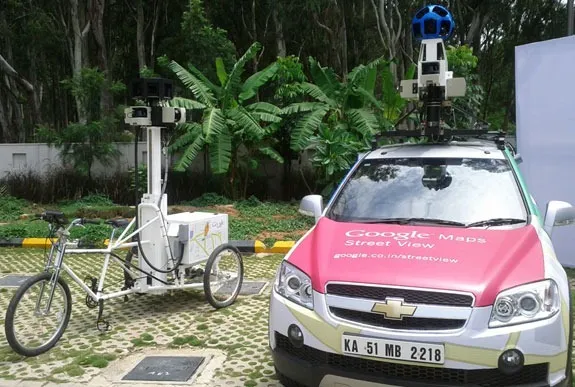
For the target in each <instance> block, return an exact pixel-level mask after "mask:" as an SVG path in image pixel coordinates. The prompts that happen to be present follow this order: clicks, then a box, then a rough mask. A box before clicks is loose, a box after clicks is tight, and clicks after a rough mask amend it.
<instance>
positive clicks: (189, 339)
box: [170, 335, 204, 347]
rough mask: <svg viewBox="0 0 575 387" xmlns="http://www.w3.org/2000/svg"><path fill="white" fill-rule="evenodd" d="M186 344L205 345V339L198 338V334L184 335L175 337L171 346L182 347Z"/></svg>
mask: <svg viewBox="0 0 575 387" xmlns="http://www.w3.org/2000/svg"><path fill="white" fill-rule="evenodd" d="M184 345H189V346H192V347H200V346H202V345H204V341H203V340H200V339H198V338H197V337H196V336H194V335H191V336H184V337H174V339H173V340H172V343H171V344H170V347H182V346H184Z"/></svg>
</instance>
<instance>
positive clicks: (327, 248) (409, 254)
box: [288, 217, 545, 306]
mask: <svg viewBox="0 0 575 387" xmlns="http://www.w3.org/2000/svg"><path fill="white" fill-rule="evenodd" d="M288 261H289V262H290V263H292V264H293V265H295V266H296V267H298V268H299V269H301V270H303V271H304V272H306V273H307V274H308V275H309V276H310V277H311V279H312V283H313V288H314V290H316V291H317V292H320V293H324V290H325V285H326V283H327V282H330V281H341V282H350V283H362V284H376V285H391V286H412V287H418V288H431V289H437V290H455V291H464V292H470V293H473V294H474V295H475V306H486V305H492V304H493V302H494V301H495V298H496V296H497V294H498V293H499V292H500V291H501V290H504V289H508V288H510V287H513V286H517V285H520V284H524V283H527V282H532V281H538V280H542V279H543V278H544V273H545V270H544V260H543V251H542V248H541V243H540V241H539V237H538V235H537V231H536V230H535V228H534V227H533V226H532V225H527V226H525V227H519V228H514V229H490V230H486V229H469V228H458V227H445V226H441V227H434V226H431V227H430V226H425V227H422V226H413V225H393V224H361V223H341V222H335V221H333V220H330V219H328V218H325V217H322V218H321V219H320V220H319V221H318V223H317V224H316V225H315V226H314V227H313V228H312V229H311V230H310V231H309V232H308V233H307V234H306V235H305V236H304V237H303V238H302V239H301V240H300V241H299V242H298V243H297V245H296V247H295V248H294V249H293V250H292V252H291V254H290V255H289V258H288Z"/></svg>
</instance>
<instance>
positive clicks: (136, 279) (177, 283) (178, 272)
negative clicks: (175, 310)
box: [5, 204, 244, 357]
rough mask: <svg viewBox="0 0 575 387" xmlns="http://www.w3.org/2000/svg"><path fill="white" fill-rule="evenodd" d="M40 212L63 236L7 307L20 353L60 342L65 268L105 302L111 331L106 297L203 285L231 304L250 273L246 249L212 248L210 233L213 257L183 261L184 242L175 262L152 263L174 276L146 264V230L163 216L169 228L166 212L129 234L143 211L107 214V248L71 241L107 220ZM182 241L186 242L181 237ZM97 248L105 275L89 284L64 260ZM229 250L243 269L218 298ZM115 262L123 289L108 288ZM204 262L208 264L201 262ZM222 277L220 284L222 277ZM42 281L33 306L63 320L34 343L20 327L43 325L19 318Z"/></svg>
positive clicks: (218, 303) (66, 306)
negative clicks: (129, 215) (76, 231)
mask: <svg viewBox="0 0 575 387" xmlns="http://www.w3.org/2000/svg"><path fill="white" fill-rule="evenodd" d="M141 206H142V205H141ZM148 206H152V207H153V208H154V209H155V210H157V212H158V213H160V210H159V208H157V207H155V206H154V205H153V204H148ZM35 217H36V218H37V219H39V220H43V221H46V222H47V223H48V224H49V229H50V235H52V233H53V232H55V234H56V236H57V239H56V240H55V241H53V240H51V241H52V243H51V246H50V252H49V254H48V257H47V260H46V263H45V265H44V270H43V271H42V272H41V273H39V274H37V275H35V276H33V277H31V278H29V279H28V280H26V281H25V282H24V283H23V284H22V285H21V286H20V287H19V288H18V289H17V291H16V293H15V294H14V296H13V297H12V299H11V301H10V304H9V306H8V308H7V311H6V318H5V333H6V339H7V341H8V343H9V345H10V347H11V348H12V349H13V350H14V351H15V352H16V353H18V354H20V355H23V356H28V357H32V356H37V355H40V354H42V353H44V352H47V351H49V350H50V349H51V348H52V347H54V346H55V345H56V344H57V342H58V341H59V340H60V339H61V337H62V335H63V334H64V332H65V330H66V328H67V326H68V323H69V321H70V318H71V311H72V299H71V292H70V287H69V286H68V283H67V282H66V281H65V280H64V278H62V276H61V274H62V272H64V273H66V274H68V276H69V277H70V278H71V279H72V280H73V281H74V282H76V283H77V284H78V285H79V286H80V287H81V288H82V289H83V290H84V291H85V292H86V306H87V307H88V308H96V307H98V308H99V309H98V317H97V321H96V327H97V329H98V330H100V331H107V330H109V329H110V323H109V322H108V321H106V320H105V319H104V318H103V309H104V301H106V300H109V299H112V298H115V297H122V296H124V300H125V301H127V296H128V295H129V294H132V293H136V294H144V293H147V292H157V291H168V290H176V289H178V290H180V289H189V288H193V289H198V288H202V287H203V290H204V293H205V296H206V299H207V301H208V302H209V303H210V304H211V305H212V306H213V307H214V308H216V309H217V308H223V307H226V306H229V305H231V304H232V303H234V302H235V300H236V298H237V297H238V295H239V292H240V289H241V286H242V283H243V275H244V267H243V258H242V255H241V253H240V251H239V250H238V249H237V248H236V247H235V246H233V245H231V244H229V243H227V241H226V243H220V244H219V245H217V246H216V245H215V242H214V241H212V248H210V247H209V246H207V245H206V243H207V242H206V241H205V239H204V246H203V247H202V248H203V249H204V251H205V252H206V253H209V255H208V256H207V259H204V258H202V259H201V260H196V261H193V262H192V261H190V260H189V259H188V260H187V261H186V262H187V264H185V263H183V256H184V252H185V246H180V247H181V249H182V250H181V251H180V255H179V256H178V257H177V259H176V260H174V259H173V256H172V265H171V267H168V268H167V269H160V268H157V267H154V266H153V265H151V264H150V265H149V266H150V267H152V268H154V269H156V271H158V272H159V273H163V274H166V275H167V274H170V277H169V278H166V279H162V278H158V276H156V275H154V274H152V273H151V272H149V271H146V270H143V269H142V268H141V266H145V265H144V264H143V263H142V262H144V261H145V262H146V263H149V261H148V259H147V258H146V256H145V255H144V254H143V251H142V245H145V244H146V243H148V242H147V241H140V237H139V236H140V235H141V233H140V232H141V231H142V230H143V229H145V228H147V227H149V226H150V225H151V224H153V223H154V221H157V220H160V221H161V222H162V223H161V225H160V229H161V230H165V228H166V224H165V223H164V219H163V218H162V216H161V215H160V216H157V217H156V218H154V219H153V220H152V221H149V222H147V223H146V224H145V225H144V226H142V227H140V228H138V229H136V230H135V231H133V232H132V233H131V234H129V235H126V234H128V230H130V229H131V228H132V226H134V224H135V222H136V220H137V217H136V218H134V219H133V220H131V221H130V220H128V219H109V220H107V221H106V222H105V223H106V224H108V225H110V226H111V227H112V231H111V235H110V238H109V242H108V246H107V248H103V249H99V248H87V249H82V248H74V243H72V242H70V241H69V237H70V230H71V229H72V228H73V227H76V226H79V227H83V226H84V225H86V224H102V221H101V220H95V219H85V218H77V219H74V220H72V221H71V222H68V221H67V220H66V219H65V217H64V214H63V213H62V212H58V211H46V212H44V213H42V214H38V215H35ZM119 229H124V231H123V232H122V234H121V235H120V236H119V237H118V238H114V237H115V234H116V232H117V230H119ZM206 234H207V233H206ZM162 237H163V239H164V241H165V242H166V243H169V242H170V241H169V239H168V236H167V232H166V233H162ZM49 238H50V237H49ZM128 240H131V242H127V241H128ZM191 242H194V243H195V242H197V240H196V239H193V240H190V242H189V243H191ZM180 245H182V243H181V242H180ZM168 247H169V246H168ZM125 248H128V249H129V250H128V252H127V253H126V258H125V259H122V258H121V257H119V256H118V255H117V254H115V253H114V251H115V250H118V249H125ZM210 250H211V252H210ZM93 253H101V254H104V255H105V257H104V262H103V265H102V268H101V271H100V277H99V278H98V279H97V278H94V277H89V278H87V279H86V280H88V282H89V284H86V283H85V282H84V281H82V280H81V279H80V277H79V276H78V275H76V273H74V271H73V270H72V269H71V268H70V267H69V266H68V265H67V264H66V263H65V262H64V257H65V255H66V254H93ZM140 253H141V254H142V255H143V257H140V256H139V255H140ZM224 253H228V255H229V256H232V264H233V263H236V264H237V269H236V271H235V273H236V274H237V281H236V283H235V285H232V287H231V289H227V290H230V295H229V296H228V297H227V298H225V299H223V300H220V299H218V298H217V296H218V295H220V294H222V293H223V292H221V290H222V289H224V290H225V289H226V286H227V285H226V284H227V281H226V282H224V285H220V286H218V287H216V288H213V285H214V281H213V277H214V276H215V277H216V278H218V279H220V276H222V277H223V278H224V279H229V272H228V271H227V270H226V269H228V266H226V265H225V264H224V265H223V269H222V267H221V266H222V265H220V258H221V257H223V256H224V255H225V254H224ZM134 257H137V258H138V261H139V264H138V265H136V264H135V263H134V262H133V259H134ZM141 259H143V260H144V261H142V260H141ZM111 262H116V263H118V264H120V266H121V267H122V269H123V272H124V281H123V282H124V286H123V287H122V288H121V289H120V290H119V291H116V292H113V293H105V292H104V283H105V279H106V273H107V271H108V268H109V266H110V263H111ZM204 262H205V269H202V268H200V267H198V266H199V265H200V264H202V263H204ZM220 269H222V270H220ZM200 278H201V281H200V282H198V281H197V280H198V279H200ZM152 280H155V281H157V283H160V285H155V286H150V285H149V284H150V283H151V281H152ZM217 283H218V284H219V281H218V282H217ZM38 284H40V289H39V295H38V298H37V299H36V298H34V299H33V301H32V304H34V303H35V306H33V314H34V315H41V316H48V315H50V313H51V312H54V311H56V312H55V315H56V317H57V320H58V323H57V327H56V328H55V331H54V332H53V333H51V334H43V335H41V337H45V338H47V341H46V342H45V343H39V342H38V341H37V340H36V341H34V340H33V341H32V343H30V344H29V345H35V346H33V347H28V346H26V345H25V344H24V343H23V342H21V340H20V339H19V338H18V337H17V334H16V333H17V332H16V330H17V329H18V328H24V329H25V330H26V329H27V330H28V332H27V333H32V334H37V333H39V331H40V329H39V328H38V325H35V324H32V323H31V322H30V321H29V319H26V320H25V321H24V323H23V324H17V323H16V321H15V318H16V313H17V311H18V307H19V306H22V304H23V303H24V302H25V301H26V299H25V296H26V294H27V292H28V291H29V290H30V289H32V287H34V286H36V285H38ZM57 289H59V290H60V291H61V296H62V297H57V296H56V293H57V292H56V290H57ZM60 298H62V303H63V307H62V308H60V309H58V308H56V307H54V306H53V303H54V301H57V300H59V299H60ZM43 301H46V305H45V306H43V304H42V302H43ZM40 333H41V332H40ZM36 344H38V345H36Z"/></svg>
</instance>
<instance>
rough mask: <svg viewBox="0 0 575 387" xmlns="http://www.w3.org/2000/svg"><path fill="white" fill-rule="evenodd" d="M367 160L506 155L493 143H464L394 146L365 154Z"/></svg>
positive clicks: (500, 157)
mask: <svg viewBox="0 0 575 387" xmlns="http://www.w3.org/2000/svg"><path fill="white" fill-rule="evenodd" d="M363 155H366V156H365V159H367V160H374V159H385V158H406V157H411V158H431V157H453V158H475V159H478V158H479V159H499V160H504V159H505V154H504V153H503V151H502V150H500V149H498V148H497V145H496V144H495V143H494V142H492V141H463V142H456V141H452V142H448V143H444V144H412V143H404V144H393V145H386V146H382V147H380V148H378V149H376V150H373V151H370V152H366V153H363V154H362V155H361V156H360V157H362V156H363Z"/></svg>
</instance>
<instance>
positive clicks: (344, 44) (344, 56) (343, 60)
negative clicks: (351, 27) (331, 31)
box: [339, 2, 348, 79]
mask: <svg viewBox="0 0 575 387" xmlns="http://www.w3.org/2000/svg"><path fill="white" fill-rule="evenodd" d="M339 8H340V10H341V28H342V37H341V70H342V73H343V77H344V79H345V78H347V73H348V68H347V24H346V22H345V2H343V3H342V4H341V6H340V7H339Z"/></svg>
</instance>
